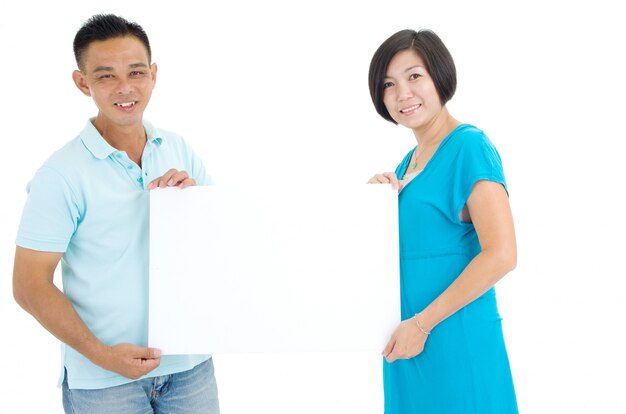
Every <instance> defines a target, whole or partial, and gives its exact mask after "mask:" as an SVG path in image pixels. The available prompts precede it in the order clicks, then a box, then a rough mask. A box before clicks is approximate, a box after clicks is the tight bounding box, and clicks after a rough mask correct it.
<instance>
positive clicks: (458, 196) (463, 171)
mask: <svg viewBox="0 0 626 414" xmlns="http://www.w3.org/2000/svg"><path fill="white" fill-rule="evenodd" d="M480 180H488V181H494V182H497V183H500V184H502V186H503V187H504V189H505V190H506V191H507V194H508V189H507V186H506V181H505V179H504V170H503V169H502V160H501V159H500V154H498V151H497V150H496V147H495V146H494V145H493V144H492V142H491V141H490V140H489V138H487V136H486V135H485V134H484V133H482V132H480V133H478V132H476V133H472V134H468V135H467V136H466V139H464V140H463V145H462V146H461V148H460V151H459V156H458V158H457V163H456V173H455V175H454V182H453V186H454V211H455V213H456V214H458V213H460V212H461V210H462V209H463V207H464V206H465V204H466V203H467V199H468V198H469V196H470V194H471V193H472V189H473V187H474V184H476V182H477V181H480Z"/></svg>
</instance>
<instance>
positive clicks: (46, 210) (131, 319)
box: [16, 120, 211, 389]
mask: <svg viewBox="0 0 626 414" xmlns="http://www.w3.org/2000/svg"><path fill="white" fill-rule="evenodd" d="M144 128H145V130H146V133H147V137H148V140H147V143H146V146H145V148H144V152H143V155H142V161H141V164H142V166H141V167H139V166H138V165H137V164H135V163H134V162H133V161H131V159H130V158H129V157H128V155H127V154H126V153H125V152H123V151H118V150H116V149H115V148H113V147H112V146H111V145H109V144H108V143H107V142H106V140H105V139H104V138H103V137H102V136H101V135H100V134H99V133H98V131H97V130H96V128H95V127H94V126H93V124H92V120H89V121H88V122H87V124H86V126H85V127H84V129H83V130H82V131H81V132H80V134H79V135H78V136H77V137H76V138H74V139H73V140H71V141H70V142H68V143H67V144H66V145H65V146H64V147H63V148H61V149H60V150H58V151H57V152H55V153H54V154H53V155H52V156H51V157H50V158H49V159H48V160H46V161H45V162H44V164H43V166H42V167H41V168H40V169H39V170H38V171H37V172H36V173H35V176H34V178H33V179H32V181H31V182H30V183H29V184H28V186H27V191H28V198H27V201H26V205H25V207H24V211H23V215H22V220H21V222H20V226H19V230H18V235H17V240H16V244H17V245H18V246H21V247H25V248H27V249H32V250H39V251H50V252H64V255H63V258H62V260H61V266H62V280H63V291H64V293H65V295H66V296H67V297H68V299H69V300H70V301H71V302H72V304H73V306H74V308H75V309H76V311H77V312H78V314H79V315H80V317H81V318H82V320H83V321H84V322H85V323H86V324H87V326H88V327H89V329H90V330H91V331H92V332H93V333H94V334H95V335H96V337H98V338H99V339H100V340H101V341H102V342H104V343H105V344H107V345H115V344H118V343H122V342H128V343H132V344H136V345H140V346H146V345H147V343H148V252H149V246H148V240H149V237H148V236H149V235H148V228H149V227H148V220H149V214H148V208H149V194H148V191H147V190H146V186H147V185H148V184H149V183H150V181H152V180H153V179H155V178H158V177H160V176H161V175H163V174H164V173H165V172H166V171H167V170H169V169H170V168H176V169H178V170H185V171H187V172H188V173H189V175H190V176H191V177H193V178H195V179H196V181H197V184H198V185H208V184H211V179H210V178H209V177H208V176H207V174H206V171H205V169H204V166H203V164H202V162H201V160H200V159H199V158H198V157H197V156H196V155H195V154H194V152H193V150H192V149H191V147H189V145H187V144H186V143H185V141H184V140H183V139H182V138H181V137H180V136H178V135H176V134H173V133H171V132H167V131H162V130H158V129H156V128H155V127H153V126H152V125H151V124H150V123H148V122H144ZM62 348H63V358H62V359H63V365H64V366H65V367H66V368H67V377H68V383H69V387H70V388H84V389H92V388H105V387H110V386H115V385H120V384H125V383H128V382H130V381H131V380H129V379H127V378H124V377H122V376H120V375H118V374H116V373H113V372H110V371H107V370H104V369H102V368H100V367H99V366H96V365H94V364H92V363H91V362H90V361H89V360H88V359H87V358H85V357H84V356H83V355H81V354H80V353H78V352H77V351H75V350H74V349H72V348H70V347H68V346H65V345H63V346H62ZM208 357H209V356H207V355H195V356H187V355H168V356H163V357H162V358H161V365H160V366H159V367H158V368H157V369H156V370H154V371H152V372H151V373H149V374H148V375H149V376H157V375H166V374H170V373H174V372H180V371H185V370H188V369H191V368H193V367H194V366H195V365H197V364H198V363H200V362H202V361H205V360H207V359H208Z"/></svg>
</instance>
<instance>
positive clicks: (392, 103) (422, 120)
mask: <svg viewBox="0 0 626 414" xmlns="http://www.w3.org/2000/svg"><path fill="white" fill-rule="evenodd" d="M383 88H384V90H383V102H384V103H385V106H386V107H387V111H389V114H390V115H391V117H392V118H393V119H394V121H396V122H397V123H398V124H400V125H403V126H405V127H407V128H411V129H420V128H421V127H424V126H426V125H428V124H429V123H430V121H431V120H433V119H434V118H435V116H437V114H438V113H439V112H440V111H441V108H442V105H441V101H440V99H439V94H437V89H436V88H435V84H434V83H433V80H432V78H431V77H430V74H429V73H428V71H427V70H426V65H425V64H424V61H423V60H422V58H421V57H420V56H419V55H418V54H417V52H416V51H415V50H413V49H407V50H403V51H401V52H398V53H397V54H396V55H395V56H394V57H393V58H392V59H391V61H390V62H389V67H388V68H387V74H386V76H385V79H384V80H383Z"/></svg>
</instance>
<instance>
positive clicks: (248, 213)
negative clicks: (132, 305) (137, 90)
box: [149, 184, 400, 354]
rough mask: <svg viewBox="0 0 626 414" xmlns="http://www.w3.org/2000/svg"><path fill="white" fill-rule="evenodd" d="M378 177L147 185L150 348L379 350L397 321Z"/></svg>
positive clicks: (393, 261)
mask: <svg viewBox="0 0 626 414" xmlns="http://www.w3.org/2000/svg"><path fill="white" fill-rule="evenodd" d="M397 211H398V210H397V193H395V192H394V191H393V190H391V189H390V187H389V186H387V185H366V184H363V185H356V186H354V185H353V186H346V185H343V186H339V185H337V184H333V185H332V186H324V185H309V186H299V187H289V188H279V187H276V186H274V187H269V186H263V185H258V186H247V187H243V186H242V187H232V186H226V187H223V186H202V187H200V186H199V187H191V188H186V189H183V190H180V189H177V188H168V189H157V190H153V191H151V192H150V315H149V318H150V323H149V325H150V331H149V343H150V346H154V347H158V348H160V349H161V350H162V351H163V353H164V354H182V353H184V354H195V353H240V352H325V351H331V352H336V351H372V350H375V351H379V352H380V351H382V349H383V348H384V346H385V344H386V343H387V341H388V339H389V336H390V335H391V333H392V332H393V330H394V329H395V328H396V327H397V324H398V323H399V322H400V294H399V292H400V288H399V261H398V213H397Z"/></svg>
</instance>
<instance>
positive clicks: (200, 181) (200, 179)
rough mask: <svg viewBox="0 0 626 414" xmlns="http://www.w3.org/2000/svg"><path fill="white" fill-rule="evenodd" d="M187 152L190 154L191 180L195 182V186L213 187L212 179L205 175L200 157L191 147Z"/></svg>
mask: <svg viewBox="0 0 626 414" xmlns="http://www.w3.org/2000/svg"><path fill="white" fill-rule="evenodd" d="M189 152H190V153H191V178H193V179H195V180H196V185H213V184H214V182H213V179H212V178H211V177H210V176H209V175H208V174H207V172H206V169H205V168H204V163H203V162H202V160H201V159H200V157H198V155H197V154H196V153H195V151H194V150H193V149H192V148H191V147H189Z"/></svg>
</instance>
